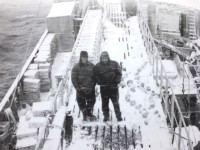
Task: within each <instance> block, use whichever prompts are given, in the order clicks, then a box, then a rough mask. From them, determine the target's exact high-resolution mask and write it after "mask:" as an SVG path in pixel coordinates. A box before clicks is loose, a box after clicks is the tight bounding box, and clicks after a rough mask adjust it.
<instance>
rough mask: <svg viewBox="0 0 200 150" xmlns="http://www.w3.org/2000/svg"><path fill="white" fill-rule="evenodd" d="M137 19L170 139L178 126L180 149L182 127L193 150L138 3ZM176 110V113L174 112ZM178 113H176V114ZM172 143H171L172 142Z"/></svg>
mask: <svg viewBox="0 0 200 150" xmlns="http://www.w3.org/2000/svg"><path fill="white" fill-rule="evenodd" d="M138 20H139V27H140V32H141V34H142V38H143V40H144V46H145V48H146V51H147V53H148V55H149V58H150V63H151V64H152V71H153V75H154V77H155V80H156V83H157V85H158V86H159V87H160V98H161V99H162V100H163V101H164V112H165V114H166V115H167V117H168V118H169V120H170V132H171V133H172V139H173V137H174V134H175V133H174V127H175V126H176V127H178V129H179V133H178V143H177V150H181V146H183V145H182V144H183V143H184V142H185V140H186V139H185V138H183V137H182V136H181V132H182V131H181V130H182V128H184V129H185V133H186V135H187V137H186V138H187V140H188V141H187V144H188V149H189V150H193V146H192V142H191V140H190V135H189V131H188V130H187V126H186V123H185V120H184V117H183V114H182V111H181V108H180V106H179V103H178V101H177V98H176V96H175V94H174V90H173V88H172V86H171V84H170V80H169V78H168V76H167V73H166V71H165V68H164V66H163V63H162V61H161V58H160V55H159V51H158V49H157V47H156V45H155V43H154V39H153V37H152V35H151V32H150V29H149V26H148V23H147V19H146V18H145V17H144V15H143V10H142V8H141V6H140V5H138ZM169 91H170V92H171V105H170V106H169V103H168V102H169ZM175 112H176V113H175ZM176 114H178V115H176ZM172 144H173V143H172Z"/></svg>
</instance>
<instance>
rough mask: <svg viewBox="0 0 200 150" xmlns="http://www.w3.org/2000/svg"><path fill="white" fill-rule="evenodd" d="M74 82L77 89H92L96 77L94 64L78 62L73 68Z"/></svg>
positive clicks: (72, 76)
mask: <svg viewBox="0 0 200 150" xmlns="http://www.w3.org/2000/svg"><path fill="white" fill-rule="evenodd" d="M71 78H72V84H73V85H74V87H75V89H76V90H77V91H80V90H81V91H88V90H89V91H91V90H94V87H95V84H96V83H95V78H94V64H93V63H91V62H89V61H88V62H87V64H81V63H80V62H79V63H77V64H76V65H75V66H74V67H73V69H72V74H71Z"/></svg>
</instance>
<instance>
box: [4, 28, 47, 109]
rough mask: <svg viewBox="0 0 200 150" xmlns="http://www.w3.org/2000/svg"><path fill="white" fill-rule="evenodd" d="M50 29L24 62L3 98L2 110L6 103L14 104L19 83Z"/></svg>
mask: <svg viewBox="0 0 200 150" xmlns="http://www.w3.org/2000/svg"><path fill="white" fill-rule="evenodd" d="M47 33H48V31H47V30H45V32H44V33H43V35H42V37H41V38H40V40H39V42H38V43H37V45H36V47H35V48H34V50H33V52H32V53H31V55H30V56H29V58H28V59H27V61H26V63H25V64H24V66H23V68H22V70H21V71H20V73H19V74H18V75H17V77H16V78H15V80H14V82H13V83H12V85H11V87H10V88H9V89H8V92H7V93H6V94H5V96H4V98H3V99H2V101H1V103H0V112H2V111H3V109H4V107H5V105H6V103H10V104H12V102H13V100H14V99H15V98H16V91H17V87H18V86H19V83H20V81H21V79H22V77H23V75H24V73H25V71H26V70H27V68H28V67H29V65H30V63H31V62H32V61H33V59H34V58H35V55H36V53H37V52H38V50H39V47H40V46H41V44H42V42H43V41H44V39H45V37H46V35H47Z"/></svg>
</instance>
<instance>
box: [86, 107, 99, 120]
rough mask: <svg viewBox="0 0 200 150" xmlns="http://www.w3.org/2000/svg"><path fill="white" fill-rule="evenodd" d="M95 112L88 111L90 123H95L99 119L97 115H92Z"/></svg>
mask: <svg viewBox="0 0 200 150" xmlns="http://www.w3.org/2000/svg"><path fill="white" fill-rule="evenodd" d="M92 112H93V110H92V109H88V114H87V116H88V118H89V119H90V121H95V120H96V119H97V117H96V116H95V115H93V114H92Z"/></svg>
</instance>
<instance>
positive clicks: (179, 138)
mask: <svg viewBox="0 0 200 150" xmlns="http://www.w3.org/2000/svg"><path fill="white" fill-rule="evenodd" d="M181 128H182V120H181V117H180V115H179V132H178V150H181Z"/></svg>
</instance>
